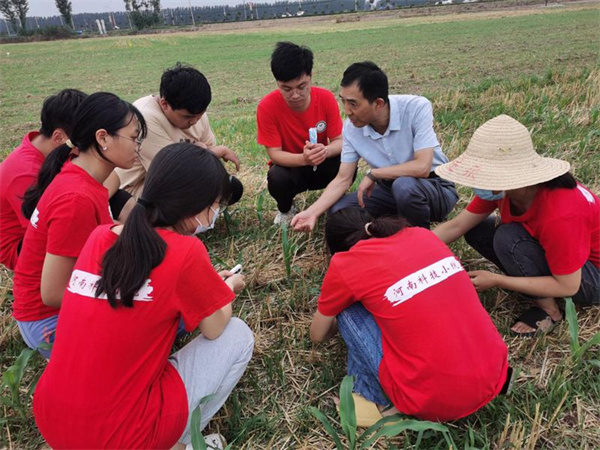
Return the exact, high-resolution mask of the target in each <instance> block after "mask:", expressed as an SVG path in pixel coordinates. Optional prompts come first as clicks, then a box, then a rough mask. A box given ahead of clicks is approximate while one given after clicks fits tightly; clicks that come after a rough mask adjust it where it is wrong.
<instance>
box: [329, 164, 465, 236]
mask: <svg viewBox="0 0 600 450" xmlns="http://www.w3.org/2000/svg"><path fill="white" fill-rule="evenodd" d="M364 200H365V209H366V210H367V211H368V212H369V214H371V215H372V216H373V217H380V216H386V215H398V216H401V217H404V218H406V219H407V220H408V221H409V222H410V223H411V225H414V226H418V227H423V228H429V227H430V225H431V222H442V221H443V220H444V219H445V218H446V216H447V215H448V214H449V213H450V211H452V208H454V205H456V202H457V201H458V194H457V193H456V188H455V187H454V183H452V182H451V181H448V180H444V179H442V178H440V177H438V176H437V175H435V174H433V173H432V175H431V176H430V177H429V178H414V177H400V178H396V179H395V180H381V181H378V182H377V185H376V186H375V187H374V188H373V192H372V193H371V196H370V197H366V196H365V198H364ZM358 206H359V205H358V197H357V195H356V192H353V193H352V194H347V195H345V196H344V197H342V198H341V199H340V200H339V201H338V202H337V203H336V204H335V205H333V207H332V208H331V210H330V213H334V212H336V211H339V210H340V209H344V208H349V207H358Z"/></svg>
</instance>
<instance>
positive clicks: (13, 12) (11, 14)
mask: <svg viewBox="0 0 600 450" xmlns="http://www.w3.org/2000/svg"><path fill="white" fill-rule="evenodd" d="M27 11H29V3H28V2H27V0H0V12H2V14H3V15H4V17H6V18H7V19H8V20H9V22H10V23H11V25H12V26H13V29H14V30H15V31H17V25H18V24H20V28H21V30H20V31H21V33H24V32H25V29H26V28H27ZM17 19H18V21H17Z"/></svg>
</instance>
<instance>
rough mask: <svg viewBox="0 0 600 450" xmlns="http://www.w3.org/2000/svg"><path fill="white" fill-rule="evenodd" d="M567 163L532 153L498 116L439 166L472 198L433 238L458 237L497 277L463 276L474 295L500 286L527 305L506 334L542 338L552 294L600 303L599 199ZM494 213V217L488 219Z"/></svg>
mask: <svg viewBox="0 0 600 450" xmlns="http://www.w3.org/2000/svg"><path fill="white" fill-rule="evenodd" d="M569 167H570V165H569V163H568V162H566V161H561V160H558V159H553V158H544V157H542V156H540V155H538V154H537V153H536V152H535V150H534V148H533V142H532V140H531V136H530V134H529V131H528V130H527V128H525V127H524V126H523V125H522V124H520V123H519V122H517V121H516V120H515V119H513V118H511V117H509V116H506V115H501V116H498V117H496V118H494V119H492V120H489V121H488V122H486V123H484V124H483V125H482V126H481V127H479V128H478V129H477V130H476V131H475V134H474V135H473V138H472V139H471V142H470V143H469V146H468V147H467V149H466V151H465V152H464V153H463V154H462V155H461V156H459V157H458V158H457V159H455V160H454V161H452V162H450V163H448V164H445V165H442V166H439V167H438V168H437V169H436V173H437V174H438V175H439V176H441V177H442V178H446V179H448V180H451V181H454V182H456V183H460V184H464V185H465V186H469V187H472V188H474V192H475V197H474V199H473V200H472V201H471V203H470V204H469V206H467V208H466V209H465V210H464V211H462V212H461V213H460V214H459V215H458V216H456V217H455V218H454V219H452V220H450V221H448V222H446V223H443V224H441V225H439V226H438V227H437V228H436V229H435V230H434V233H435V234H437V235H438V236H439V237H440V238H441V239H442V240H443V241H444V242H446V243H450V242H453V241H454V240H456V239H458V238H459V237H461V236H463V235H464V236H465V239H466V240H467V242H468V243H469V244H470V245H471V246H472V247H473V248H474V249H475V250H477V251H478V252H479V253H480V254H481V255H482V256H484V257H485V258H486V259H488V260H489V261H491V262H493V263H494V264H496V265H497V266H498V268H500V270H501V271H502V272H503V273H501V274H499V273H492V272H489V271H485V270H475V271H472V272H469V275H470V276H471V279H472V281H473V284H474V285H475V288H476V289H477V290H478V291H483V290H485V289H489V288H491V287H499V288H502V289H508V290H512V291H515V292H518V293H520V294H522V296H523V297H525V298H528V299H531V300H533V303H534V306H533V307H532V308H530V309H529V310H527V311H525V312H524V313H523V314H521V315H520V316H519V317H518V318H517V319H516V321H515V323H514V325H513V326H512V328H511V329H512V331H513V332H514V333H516V334H518V335H522V336H532V335H534V334H535V333H536V332H538V330H539V331H540V332H543V333H547V332H549V331H551V330H552V329H553V328H554V325H555V324H556V323H557V322H558V321H560V320H561V319H562V313H561V311H560V309H559V306H558V304H557V302H556V297H572V298H573V301H574V302H575V303H578V304H580V305H598V304H600V200H599V199H598V197H597V196H596V195H595V194H594V193H592V192H591V191H590V190H589V189H588V188H586V187H585V186H583V185H581V184H579V183H578V182H577V181H576V180H575V178H573V176H572V175H571V174H570V173H569ZM496 209H499V210H500V215H499V217H498V216H496V217H494V216H492V215H491V214H492V213H493V212H494V210H496Z"/></svg>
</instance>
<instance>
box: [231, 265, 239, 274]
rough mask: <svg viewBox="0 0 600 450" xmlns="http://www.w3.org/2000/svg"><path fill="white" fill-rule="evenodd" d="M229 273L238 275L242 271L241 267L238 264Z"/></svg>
mask: <svg viewBox="0 0 600 450" xmlns="http://www.w3.org/2000/svg"><path fill="white" fill-rule="evenodd" d="M229 271H230V272H231V274H232V275H235V274H236V273H240V272H241V271H242V265H241V264H238V265H237V266H235V267H233V268H232V269H230V270H229Z"/></svg>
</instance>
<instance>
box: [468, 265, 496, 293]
mask: <svg viewBox="0 0 600 450" xmlns="http://www.w3.org/2000/svg"><path fill="white" fill-rule="evenodd" d="M467 275H469V277H470V278H471V283H473V286H474V287H475V290H476V291H477V292H482V291H485V290H487V289H489V288H492V287H494V286H496V285H497V280H498V276H499V275H498V274H497V273H492V272H490V271H488V270H472V271H470V272H467Z"/></svg>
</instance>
